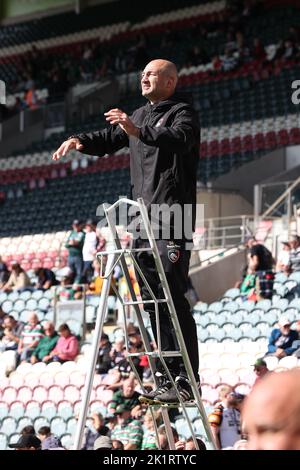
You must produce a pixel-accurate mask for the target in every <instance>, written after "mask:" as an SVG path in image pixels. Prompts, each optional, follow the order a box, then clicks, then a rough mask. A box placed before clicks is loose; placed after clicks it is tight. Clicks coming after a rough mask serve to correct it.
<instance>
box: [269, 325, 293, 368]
mask: <svg viewBox="0 0 300 470" xmlns="http://www.w3.org/2000/svg"><path fill="white" fill-rule="evenodd" d="M297 340H298V333H297V331H295V330H292V329H291V324H290V321H289V320H288V319H287V318H286V317H280V318H279V321H278V328H274V329H273V330H272V331H271V336H270V339H269V345H268V352H267V354H266V355H268V356H270V355H271V356H276V357H278V359H281V358H282V357H285V356H290V355H291V354H293V352H295V350H296V349H297V346H294V345H293V343H294V342H295V341H297Z"/></svg>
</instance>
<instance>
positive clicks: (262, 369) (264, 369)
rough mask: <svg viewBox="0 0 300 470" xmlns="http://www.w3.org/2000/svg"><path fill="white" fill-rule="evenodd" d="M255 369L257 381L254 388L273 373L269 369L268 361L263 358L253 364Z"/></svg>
mask: <svg viewBox="0 0 300 470" xmlns="http://www.w3.org/2000/svg"><path fill="white" fill-rule="evenodd" d="M253 367H254V372H255V375H256V379H255V382H254V384H253V387H254V385H256V384H257V383H258V382H260V381H261V379H262V378H263V377H265V375H267V374H269V373H270V372H271V371H270V370H269V369H268V366H267V363H266V361H264V360H263V359H262V358H260V359H257V360H256V361H255V363H254V364H253Z"/></svg>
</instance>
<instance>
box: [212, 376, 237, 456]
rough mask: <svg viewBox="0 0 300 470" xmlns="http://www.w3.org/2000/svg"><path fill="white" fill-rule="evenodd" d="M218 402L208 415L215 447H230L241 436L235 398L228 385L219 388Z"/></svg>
mask: <svg viewBox="0 0 300 470" xmlns="http://www.w3.org/2000/svg"><path fill="white" fill-rule="evenodd" d="M219 398H220V403H219V404H217V405H216V407H215V409H214V410H213V411H212V413H210V414H209V416H208V421H209V424H210V426H211V429H212V433H213V436H214V438H215V442H216V447H217V449H223V448H224V447H232V446H233V444H234V443H235V442H236V441H237V440H239V439H240V438H241V431H240V412H239V411H238V410H237V409H236V405H237V398H236V396H235V394H234V393H232V388H231V387H230V386H229V385H224V386H222V387H220V389H219Z"/></svg>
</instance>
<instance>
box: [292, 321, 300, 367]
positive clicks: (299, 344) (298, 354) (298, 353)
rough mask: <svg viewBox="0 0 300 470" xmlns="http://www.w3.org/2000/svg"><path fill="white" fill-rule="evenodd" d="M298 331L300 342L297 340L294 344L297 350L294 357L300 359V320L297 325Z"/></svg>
mask: <svg viewBox="0 0 300 470" xmlns="http://www.w3.org/2000/svg"><path fill="white" fill-rule="evenodd" d="M296 331H297V333H298V340H296V341H295V342H294V344H293V346H295V347H296V348H297V349H296V350H295V351H294V353H293V356H296V357H298V358H300V320H298V321H297V323H296Z"/></svg>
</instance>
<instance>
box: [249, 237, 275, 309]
mask: <svg viewBox="0 0 300 470" xmlns="http://www.w3.org/2000/svg"><path fill="white" fill-rule="evenodd" d="M250 243H251V244H250V246H251V247H250V252H249V265H248V269H249V270H250V272H251V273H255V275H256V278H255V283H256V285H255V288H254V289H253V291H252V292H251V293H250V295H248V299H250V300H255V301H257V300H260V299H270V298H272V295H273V284H274V273H273V264H274V259H273V257H272V254H271V252H270V251H269V250H268V249H267V248H266V247H265V246H264V245H262V244H260V243H257V241H256V240H255V239H254V240H252V241H251V242H250Z"/></svg>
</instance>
